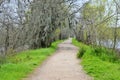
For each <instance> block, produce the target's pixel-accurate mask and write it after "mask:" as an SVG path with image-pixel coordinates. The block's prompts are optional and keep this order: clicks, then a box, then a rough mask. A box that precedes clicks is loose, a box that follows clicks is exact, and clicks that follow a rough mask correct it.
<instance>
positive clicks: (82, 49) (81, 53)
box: [77, 48, 86, 58]
mask: <svg viewBox="0 0 120 80" xmlns="http://www.w3.org/2000/svg"><path fill="white" fill-rule="evenodd" d="M85 51H86V50H85V49H84V48H81V49H80V50H79V52H78V54H77V58H81V57H82V56H83V55H84V53H85Z"/></svg>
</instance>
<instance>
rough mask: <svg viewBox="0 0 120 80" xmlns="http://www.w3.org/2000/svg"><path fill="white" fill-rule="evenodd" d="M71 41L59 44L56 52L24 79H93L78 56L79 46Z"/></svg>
mask: <svg viewBox="0 0 120 80" xmlns="http://www.w3.org/2000/svg"><path fill="white" fill-rule="evenodd" d="M71 41H72V40H71V39H69V40H66V41H64V42H63V43H61V44H59V46H58V50H57V51H56V52H55V54H54V55H53V56H51V57H50V58H49V59H48V60H46V61H45V62H44V63H43V64H42V66H40V67H38V68H37V69H36V70H35V71H34V72H33V73H32V74H30V75H29V76H28V78H26V79H24V80H93V79H92V78H91V77H90V76H88V75H87V74H86V73H85V72H84V71H83V69H82V66H81V65H80V60H79V59H77V58H76V54H77V52H78V48H77V47H75V46H74V45H72V44H71Z"/></svg>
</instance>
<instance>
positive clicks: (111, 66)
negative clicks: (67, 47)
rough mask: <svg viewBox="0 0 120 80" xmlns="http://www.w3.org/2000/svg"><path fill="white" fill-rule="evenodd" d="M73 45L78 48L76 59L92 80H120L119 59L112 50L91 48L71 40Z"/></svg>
mask: <svg viewBox="0 0 120 80" xmlns="http://www.w3.org/2000/svg"><path fill="white" fill-rule="evenodd" d="M73 44H74V45H75V46H77V47H79V52H78V54H77V57H78V58H81V59H82V62H81V64H82V65H83V68H84V70H85V71H86V72H87V73H88V74H89V75H91V76H92V77H93V78H94V80H120V76H119V74H120V59H119V57H118V56H117V55H116V53H115V52H113V51H112V50H109V49H106V48H104V47H99V46H98V47H92V46H88V45H85V44H83V43H80V42H78V41H77V40H75V39H73Z"/></svg>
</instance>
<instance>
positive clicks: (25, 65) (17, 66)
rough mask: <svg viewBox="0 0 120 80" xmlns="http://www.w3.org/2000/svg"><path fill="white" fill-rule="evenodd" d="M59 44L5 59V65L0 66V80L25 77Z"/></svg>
mask: <svg viewBox="0 0 120 80" xmlns="http://www.w3.org/2000/svg"><path fill="white" fill-rule="evenodd" d="M60 42H61V41H57V42H54V43H53V44H52V45H51V47H49V48H42V49H36V50H28V51H24V52H21V53H18V54H17V55H15V56H12V57H9V58H7V59H6V60H7V61H6V63H4V64H2V65H0V80H21V79H22V78H24V77H26V76H27V75H28V74H29V73H31V72H32V71H33V70H34V69H35V68H36V67H37V66H39V65H41V64H42V62H43V61H44V60H45V59H47V57H48V56H50V55H52V54H53V53H54V52H55V50H56V48H57V45H58V43H60Z"/></svg>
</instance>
